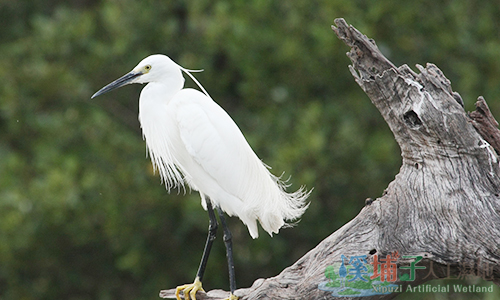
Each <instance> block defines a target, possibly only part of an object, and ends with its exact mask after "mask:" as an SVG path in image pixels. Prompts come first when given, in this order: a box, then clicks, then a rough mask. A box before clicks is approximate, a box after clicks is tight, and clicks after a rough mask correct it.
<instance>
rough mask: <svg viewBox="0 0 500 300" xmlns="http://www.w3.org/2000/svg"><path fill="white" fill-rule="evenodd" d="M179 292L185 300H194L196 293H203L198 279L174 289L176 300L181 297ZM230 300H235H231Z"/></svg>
mask: <svg viewBox="0 0 500 300" xmlns="http://www.w3.org/2000/svg"><path fill="white" fill-rule="evenodd" d="M181 291H182V292H183V293H184V299H185V300H189V299H191V300H196V292H198V291H202V292H205V290H204V289H203V287H202V286H201V281H200V279H199V278H198V277H196V278H195V280H194V282H193V283H191V284H184V285H181V286H178V287H177V288H176V289H175V297H176V298H177V300H181V297H180V295H179V294H180V292H181ZM236 299H237V298H236ZM231 300H235V299H231Z"/></svg>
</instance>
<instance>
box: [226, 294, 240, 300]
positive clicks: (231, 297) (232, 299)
mask: <svg viewBox="0 0 500 300" xmlns="http://www.w3.org/2000/svg"><path fill="white" fill-rule="evenodd" d="M238 299H239V297H238V296H236V295H235V294H233V293H231V294H229V297H228V298H226V299H224V300H238Z"/></svg>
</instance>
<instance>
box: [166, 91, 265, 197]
mask: <svg viewBox="0 0 500 300" xmlns="http://www.w3.org/2000/svg"><path fill="white" fill-rule="evenodd" d="M175 98H176V101H179V102H178V106H177V114H176V115H177V123H178V128H179V133H180V137H181V139H182V141H183V143H184V146H185V147H186V149H187V151H188V153H189V154H190V155H191V156H192V158H193V159H194V160H195V161H196V162H197V163H198V164H199V165H200V166H201V167H202V168H203V170H205V171H206V173H207V174H208V175H210V176H211V177H212V178H213V179H214V180H215V181H217V183H218V184H219V186H220V187H221V188H223V189H224V190H225V191H226V192H228V193H230V194H232V195H233V196H235V197H237V198H239V199H240V200H242V201H244V197H242V195H241V194H242V192H243V191H242V189H244V185H245V180H247V181H248V180H250V178H245V177H246V176H248V175H249V172H250V173H251V172H252V170H254V171H257V172H258V171H259V169H260V168H263V166H262V162H261V161H260V160H259V158H258V157H257V155H255V153H254V152H253V150H252V149H251V148H250V146H249V145H248V143H247V141H246V139H245V138H244V136H243V134H242V133H241V131H240V129H239V128H238V126H237V125H236V124H235V123H234V121H233V120H232V119H231V117H230V116H229V115H228V114H227V113H226V112H225V111H224V110H223V109H222V108H221V107H220V106H219V105H218V104H217V103H215V102H214V101H213V100H212V99H210V98H208V97H207V96H205V95H204V94H202V93H200V92H198V91H196V90H192V89H184V90H182V91H181V92H179V93H178V94H177V95H176V96H175ZM259 165H260V166H259ZM188 172H189V171H188ZM191 176H193V177H194V174H191Z"/></svg>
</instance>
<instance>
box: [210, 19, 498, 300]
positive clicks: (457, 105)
mask: <svg viewBox="0 0 500 300" xmlns="http://www.w3.org/2000/svg"><path fill="white" fill-rule="evenodd" d="M335 24H336V27H333V26H332V29H333V30H334V31H335V33H336V34H337V36H338V37H339V38H340V39H341V40H342V41H344V42H345V44H346V45H348V46H349V47H351V50H350V52H349V53H348V54H347V55H348V57H349V58H350V59H351V61H352V66H350V70H351V73H352V75H353V76H354V78H355V80H356V82H357V83H358V84H359V86H360V87H361V88H362V89H363V90H364V91H365V93H366V94H367V95H368V96H369V98H370V100H371V101H372V103H373V104H374V105H375V106H376V107H377V109H378V110H379V111H380V113H381V114H382V116H383V117H384V119H385V121H386V122H387V124H388V125H389V127H390V129H391V131H392V132H393V134H394V137H395V139H396V141H397V143H398V144H399V146H400V148H401V156H402V166H401V169H400V172H399V174H398V175H397V176H396V178H395V179H394V181H392V182H391V183H390V184H389V186H388V187H387V189H386V190H385V191H384V193H383V196H382V197H380V198H377V199H375V200H373V201H367V202H366V203H367V205H366V206H365V207H364V208H363V209H362V210H361V212H360V213H359V214H358V215H357V216H356V217H355V218H354V219H353V220H351V221H350V222H349V223H347V224H345V225H344V226H343V227H342V228H340V229H339V230H337V231H336V232H335V233H333V234H332V235H330V236H329V237H327V238H326V239H325V240H323V241H322V242H321V243H320V244H319V245H317V246H316V247H315V248H314V249H312V250H311V251H309V252H308V253H307V254H305V255H304V256H303V257H302V258H300V259H299V260H298V261H297V262H296V263H294V264H293V265H292V266H290V267H288V268H286V269H285V270H283V271H282V272H281V273H280V274H279V275H277V276H276V277H273V278H267V279H258V280H256V281H255V282H254V284H253V285H252V286H251V287H250V288H246V289H239V290H237V291H236V295H237V296H240V297H241V299H245V300H246V299H248V300H250V299H252V300H253V299H320V298H323V297H330V295H331V294H332V292H331V291H325V290H321V289H319V288H318V287H319V285H320V284H321V283H324V282H325V281H327V278H326V277H325V270H326V268H327V267H328V266H334V265H339V264H340V263H341V262H342V259H341V258H342V256H343V255H344V256H346V257H353V256H364V257H366V261H367V262H368V263H373V261H374V259H375V257H376V256H377V257H378V259H381V258H386V257H387V255H389V254H396V253H399V259H398V260H397V262H396V264H397V267H398V268H399V267H402V266H409V265H410V260H411V259H410V258H408V257H407V258H404V257H403V256H411V257H413V258H414V257H417V256H418V257H422V260H421V261H420V262H419V263H418V265H419V266H424V267H426V268H425V269H419V270H416V275H415V278H414V280H412V281H405V280H408V278H401V277H398V278H396V280H395V282H394V284H395V285H397V286H400V287H402V290H403V291H404V290H405V289H406V287H407V286H408V285H410V286H417V285H419V284H422V283H424V282H426V281H428V280H431V279H436V278H447V277H448V278H449V277H451V276H459V277H463V276H468V275H471V274H474V275H476V276H480V277H483V278H484V279H486V280H490V281H493V282H494V283H496V284H499V283H500V247H499V242H500V177H499V174H500V173H499V172H500V167H499V160H498V156H497V154H496V153H495V151H494V149H493V148H492V147H491V146H490V145H493V147H495V148H496V149H497V151H498V148H497V147H498V146H497V145H499V144H498V143H499V142H500V135H498V129H497V131H494V130H493V129H491V127H495V128H496V126H498V123H496V121H495V120H494V118H493V116H492V115H491V113H490V112H489V109H488V108H487V106H486V102H484V99H482V100H481V101H480V103H479V104H478V105H477V107H478V110H477V111H476V112H475V113H471V114H470V118H469V116H468V115H467V114H466V112H465V111H464V109H463V102H462V100H461V97H460V95H458V93H456V92H453V91H452V89H451V83H450V81H449V80H448V79H447V78H446V77H445V76H444V74H443V73H442V72H441V70H439V69H438V67H437V66H435V65H433V64H427V66H426V67H425V68H424V67H422V66H420V65H417V68H418V70H419V72H420V73H416V72H414V71H412V70H411V69H410V68H409V67H408V66H406V65H403V66H401V67H395V66H394V65H393V64H392V63H391V62H390V61H389V60H388V59H386V58H385V57H384V56H383V55H382V53H381V52H380V51H379V49H378V48H377V46H376V44H375V42H374V41H373V40H371V39H368V38H367V37H366V36H364V35H363V34H361V33H360V32H359V31H358V30H356V29H355V28H354V27H352V26H348V25H347V23H346V22H345V21H344V20H343V19H336V20H335ZM473 125H474V126H473ZM481 128H482V129H481ZM484 128H488V129H484ZM476 129H477V131H476ZM478 132H480V133H481V134H479V133H478ZM492 132H496V133H495V134H492ZM395 296H397V293H390V294H385V295H373V296H368V297H362V299H365V300H366V299H392V298H394V297H395ZM206 299H215V298H206ZM345 299H361V297H358V298H352V297H349V298H345Z"/></svg>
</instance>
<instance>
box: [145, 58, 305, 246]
mask: <svg viewBox="0 0 500 300" xmlns="http://www.w3.org/2000/svg"><path fill="white" fill-rule="evenodd" d="M144 65H150V66H151V71H150V72H149V73H147V74H144V75H142V76H141V77H142V78H141V79H140V81H139V80H138V82H149V84H148V85H147V86H146V87H145V88H144V89H143V90H142V92H141V96H140V100H139V120H140V123H141V127H142V130H143V134H144V138H145V140H146V144H147V148H148V150H149V153H150V157H151V161H152V163H153V165H154V166H155V169H156V170H158V172H159V174H160V176H161V178H162V180H163V181H164V182H165V186H166V187H167V189H171V188H173V187H176V186H184V184H187V185H189V186H190V187H191V188H192V189H194V190H197V191H199V192H200V194H201V196H202V199H204V198H205V196H208V197H209V198H210V200H211V201H212V202H213V203H214V205H217V206H220V208H221V209H222V210H223V211H225V212H226V213H227V214H229V215H232V216H234V215H235V216H238V217H239V218H240V219H241V220H242V221H243V223H244V224H245V225H246V226H247V227H248V229H249V232H250V235H251V236H252V237H253V238H257V237H258V229H257V220H258V221H259V222H260V224H261V226H262V227H263V228H264V230H265V231H267V232H268V233H269V234H270V235H272V233H277V232H278V231H279V229H280V228H281V227H283V226H284V225H285V224H286V223H285V221H286V220H295V219H297V218H299V217H300V216H301V215H302V214H303V213H304V211H305V210H306V209H307V207H308V205H307V204H306V203H305V201H306V198H307V197H308V196H309V193H310V192H306V191H305V190H304V189H303V188H300V189H299V190H298V191H296V192H294V193H287V192H286V187H287V186H286V184H285V183H284V182H283V181H282V180H281V179H280V178H278V177H276V176H274V175H272V174H271V173H270V172H269V170H268V167H267V166H266V165H264V164H263V163H262V162H261V160H260V159H259V158H258V157H257V155H256V154H255V153H254V152H253V150H252V149H251V147H250V146H249V145H248V143H247V141H246V139H245V138H244V136H243V134H242V133H241V131H240V129H239V128H238V126H237V125H236V124H235V123H234V121H233V120H232V119H231V117H230V116H229V115H228V114H227V113H226V112H225V111H224V110H223V109H222V108H221V107H220V106H219V105H218V104H217V103H215V102H214V101H213V100H212V99H211V98H210V96H209V95H208V93H207V92H206V91H205V89H204V88H203V87H202V86H201V84H199V82H198V81H197V80H196V79H195V78H194V77H193V76H192V74H190V73H189V71H191V70H187V69H183V68H182V67H180V66H179V65H177V64H175V63H174V62H173V61H172V60H170V59H169V58H168V57H166V56H163V55H153V56H150V57H148V58H146V59H144V60H143V61H142V62H141V63H139V65H138V66H137V67H136V69H140V68H141V67H142V66H144ZM181 71H184V72H186V73H187V74H188V75H189V76H190V77H191V78H193V79H194V80H195V82H196V83H197V84H198V86H200V88H201V89H202V91H203V93H202V92H200V91H197V90H194V89H183V85H184V78H183V77H182V73H181ZM202 202H203V201H202Z"/></svg>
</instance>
